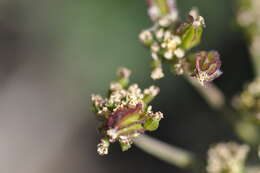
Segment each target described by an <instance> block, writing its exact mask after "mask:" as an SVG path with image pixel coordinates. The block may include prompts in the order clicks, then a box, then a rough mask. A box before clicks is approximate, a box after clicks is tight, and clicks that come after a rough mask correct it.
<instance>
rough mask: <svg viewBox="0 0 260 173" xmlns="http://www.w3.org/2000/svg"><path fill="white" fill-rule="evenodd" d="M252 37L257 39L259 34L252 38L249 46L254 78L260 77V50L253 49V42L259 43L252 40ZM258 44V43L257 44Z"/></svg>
mask: <svg viewBox="0 0 260 173" xmlns="http://www.w3.org/2000/svg"><path fill="white" fill-rule="evenodd" d="M254 37H259V34H257V35H254V36H252V38H253V43H252V44H251V46H250V53H251V60H252V64H253V66H254V72H255V76H256V77H260V50H259V48H256V47H254V46H253V45H254V44H257V43H254V42H259V40H257V39H254ZM258 44H259V43H258Z"/></svg>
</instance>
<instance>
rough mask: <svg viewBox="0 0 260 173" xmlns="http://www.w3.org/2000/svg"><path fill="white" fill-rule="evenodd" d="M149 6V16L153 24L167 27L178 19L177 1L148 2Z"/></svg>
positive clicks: (157, 0)
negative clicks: (156, 23)
mask: <svg viewBox="0 0 260 173" xmlns="http://www.w3.org/2000/svg"><path fill="white" fill-rule="evenodd" d="M146 1H147V4H148V6H149V8H148V15H149V16H150V18H151V20H152V21H153V22H157V21H158V23H159V24H160V25H161V26H163V27H167V26H169V25H170V24H171V23H172V22H175V21H176V20H177V18H178V11H177V9H176V2H175V0H146Z"/></svg>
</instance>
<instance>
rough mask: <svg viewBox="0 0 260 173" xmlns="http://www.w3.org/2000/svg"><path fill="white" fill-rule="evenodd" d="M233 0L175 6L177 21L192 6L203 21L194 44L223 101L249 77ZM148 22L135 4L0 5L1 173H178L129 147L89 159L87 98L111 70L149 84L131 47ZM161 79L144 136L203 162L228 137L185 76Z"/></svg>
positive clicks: (138, 49)
mask: <svg viewBox="0 0 260 173" xmlns="http://www.w3.org/2000/svg"><path fill="white" fill-rule="evenodd" d="M234 3H235V1H232V0H228V1H227V0H208V1H206V0H193V1H188V0H178V5H179V8H180V12H181V16H183V19H185V17H184V16H185V14H186V13H187V12H188V11H189V10H190V9H191V7H193V6H197V7H198V8H199V9H200V12H201V14H202V15H203V16H204V17H205V20H206V24H207V28H206V29H205V32H204V37H203V41H202V44H201V46H200V47H199V48H200V49H204V50H211V49H214V50H218V51H219V52H220V54H221V58H222V61H223V67H222V70H223V71H224V75H223V76H221V77H220V78H219V79H217V80H216V84H217V85H218V86H219V87H220V88H221V89H222V90H223V91H224V93H225V94H226V95H227V97H228V98H229V99H231V98H232V96H233V95H234V94H236V93H237V92H239V91H240V90H241V89H242V87H243V83H244V82H246V81H248V80H250V79H252V77H253V72H252V71H251V64H250V59H249V56H248V51H247V47H246V42H245V40H244V37H243V34H242V33H241V32H240V31H239V29H238V28H237V27H236V25H235V18H234V16H235V14H234V10H235V8H234ZM150 25H151V23H150V21H149V19H148V17H147V15H146V5H145V3H144V1H142V0H124V1H122V0H107V1H104V0H103V1H95V0H73V1H69V0H64V1H61V0H1V1H0V172H1V173H72V172H73V173H86V172H87V173H103V172H108V173H110V172H111V173H112V172H113V173H122V172H125V173H133V172H149V173H153V172H154V173H156V172H176V173H182V172H185V171H183V170H180V169H178V168H176V167H173V166H170V165H168V164H166V163H164V162H162V161H159V160H157V159H156V158H153V157H152V156H150V155H148V154H146V153H144V152H142V151H141V150H139V149H137V148H135V147H133V148H132V149H131V150H130V151H128V152H124V153H123V152H121V151H120V150H119V147H118V145H113V146H112V147H111V150H110V154H109V155H108V156H107V157H100V156H98V155H97V153H96V144H97V143H98V142H99V136H98V133H97V130H96V125H97V122H96V119H95V116H94V115H93V114H92V113H91V112H90V95H91V94H92V93H102V94H105V91H106V89H107V88H108V86H109V82H110V81H111V80H113V79H114V78H115V70H116V69H117V67H118V66H126V67H128V68H130V69H132V71H133V77H132V81H133V82H138V83H139V84H140V85H141V86H142V87H147V86H148V85H150V84H153V81H152V80H151V79H150V78H149V77H148V76H149V73H150V68H149V65H147V64H149V62H150V60H151V58H150V56H149V53H148V51H147V50H146V49H145V48H143V46H142V45H141V44H140V43H139V41H138V34H139V32H140V31H141V30H142V29H145V28H147V27H149V26H150ZM166 76H167V77H166V78H164V79H162V80H160V81H158V82H156V85H158V86H160V87H161V94H160V95H159V96H158V97H157V98H156V99H155V101H154V102H153V103H152V105H153V107H154V109H156V110H160V111H161V112H164V114H165V116H166V118H165V119H164V120H163V121H162V123H161V126H160V128H159V130H158V131H156V132H154V133H152V134H151V135H152V136H155V137H157V138H159V139H161V140H163V141H166V142H168V143H170V144H174V145H176V146H179V147H183V148H186V149H189V150H191V151H193V152H196V153H198V154H199V155H201V157H205V155H206V151H207V149H208V147H209V145H211V144H212V143H215V142H221V141H230V140H236V137H235V135H234V134H233V132H232V130H231V128H230V126H229V124H228V123H227V122H225V120H224V119H225V118H224V117H223V116H221V115H219V114H218V113H216V112H214V111H212V110H211V109H210V108H209V106H208V105H207V104H206V103H205V102H204V101H203V99H202V98H201V97H200V96H199V94H198V93H196V91H195V90H194V89H193V88H192V87H191V86H190V85H189V84H188V83H187V82H186V81H185V80H184V79H183V78H181V77H177V76H174V75H172V74H170V73H169V72H168V73H167V75H166ZM186 172H189V171H186Z"/></svg>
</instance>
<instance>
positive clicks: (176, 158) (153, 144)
mask: <svg viewBox="0 0 260 173" xmlns="http://www.w3.org/2000/svg"><path fill="white" fill-rule="evenodd" d="M134 144H135V145H136V146H137V147H139V148H140V149H142V150H144V151H145V152H147V153H149V154H151V155H153V156H155V157H156V158H158V159H160V160H163V161H165V162H167V163H169V164H171V165H175V166H177V167H180V168H186V169H192V170H194V171H196V172H200V173H201V172H205V171H204V169H203V168H204V167H205V166H204V164H203V162H200V161H198V158H197V157H195V156H194V154H193V153H191V152H189V151H186V150H183V149H180V148H178V147H175V146H171V145H169V144H166V143H164V142H162V141H159V140H157V139H154V138H152V137H149V136H147V135H142V136H140V137H138V138H137V139H136V140H135V141H134Z"/></svg>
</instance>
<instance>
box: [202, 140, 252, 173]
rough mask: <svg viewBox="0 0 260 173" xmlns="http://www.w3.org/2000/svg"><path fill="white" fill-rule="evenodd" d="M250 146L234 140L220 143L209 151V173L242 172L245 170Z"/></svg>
mask: <svg viewBox="0 0 260 173" xmlns="http://www.w3.org/2000/svg"><path fill="white" fill-rule="evenodd" d="M248 152H249V146H247V145H239V144H236V143H233V142H229V143H219V144H217V145H215V146H213V147H212V148H210V150H209V152H208V166H207V171H208V173H241V172H244V171H245V160H246V157H247V154H248Z"/></svg>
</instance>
